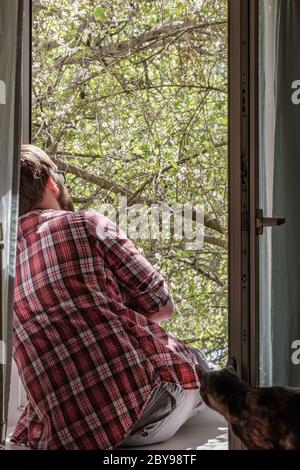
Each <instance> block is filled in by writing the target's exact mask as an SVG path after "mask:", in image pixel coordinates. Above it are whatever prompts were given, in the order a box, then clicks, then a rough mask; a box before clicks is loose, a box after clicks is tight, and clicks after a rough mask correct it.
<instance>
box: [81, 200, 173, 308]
mask: <svg viewBox="0 0 300 470" xmlns="http://www.w3.org/2000/svg"><path fill="white" fill-rule="evenodd" d="M85 220H86V224H87V230H88V233H89V235H90V236H92V237H93V238H94V239H95V240H96V248H97V250H98V251H100V253H101V255H102V256H103V259H104V261H105V262H106V263H107V265H108V267H109V268H110V269H111V271H112V272H113V274H114V275H115V276H116V279H117V282H118V284H119V286H120V290H121V293H122V297H123V299H124V301H125V304H126V305H127V306H128V307H130V308H132V309H134V310H136V311H137V312H139V313H142V314H145V315H147V314H148V315H151V314H153V313H156V312H158V311H159V309H160V307H161V306H163V305H166V304H167V303H168V301H169V300H170V299H171V296H170V293H169V291H168V289H167V286H166V283H165V281H164V278H163V277H162V276H161V274H160V273H159V272H158V271H156V270H155V268H154V267H153V266H152V265H151V264H150V263H149V261H147V260H146V258H144V256H142V255H141V254H140V253H139V251H138V250H137V249H136V248H135V247H134V246H133V244H132V243H131V241H130V240H128V238H127V237H126V235H125V233H124V232H123V231H122V230H120V229H119V228H118V227H117V226H116V225H115V224H113V223H112V222H111V221H110V220H109V219H108V218H106V217H104V216H103V215H101V214H99V213H97V212H95V211H93V210H90V209H89V210H87V211H85Z"/></svg>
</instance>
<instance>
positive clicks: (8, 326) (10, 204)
mask: <svg viewBox="0 0 300 470" xmlns="http://www.w3.org/2000/svg"><path fill="white" fill-rule="evenodd" d="M22 20H23V1H22V0H21V1H20V0H1V2H0V223H1V225H2V230H3V236H4V240H3V241H4V250H3V252H2V267H1V269H2V272H1V275H2V277H1V280H2V283H1V291H2V305H1V307H2V308H1V323H2V328H1V330H2V331H1V346H2V348H1V361H0V362H1V363H0V386H1V393H0V424H1V428H2V429H1V436H0V440H1V442H3V439H4V437H5V432H6V429H5V428H6V423H7V413H8V397H9V388H10V372H11V337H12V313H13V284H14V271H15V247H16V227H17V216H18V188H19V163H18V159H19V153H20V128H21V51H22ZM4 349H5V351H4ZM4 356H5V357H4Z"/></svg>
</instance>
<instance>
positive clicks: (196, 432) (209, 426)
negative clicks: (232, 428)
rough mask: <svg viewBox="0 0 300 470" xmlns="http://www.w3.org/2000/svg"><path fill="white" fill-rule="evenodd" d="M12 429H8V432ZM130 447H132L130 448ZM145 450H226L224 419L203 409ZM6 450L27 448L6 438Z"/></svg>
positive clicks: (226, 438) (226, 430)
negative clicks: (169, 436) (171, 433)
mask: <svg viewBox="0 0 300 470" xmlns="http://www.w3.org/2000/svg"><path fill="white" fill-rule="evenodd" d="M11 431H12V429H10V430H9V433H10V432H11ZM131 449H132V448H131ZM139 449H141V450H142V449H147V450H164V449H165V450H228V428H227V423H226V421H225V420H224V419H223V418H222V417H221V416H220V415H219V414H217V413H215V412H214V411H212V410H209V409H205V410H203V411H202V412H201V413H200V414H199V415H198V416H197V417H195V418H192V419H190V420H189V421H188V422H187V423H186V424H185V425H184V426H182V428H181V429H179V431H178V432H177V433H176V434H175V436H173V437H172V438H171V439H169V440H168V441H167V442H163V443H161V444H156V445H153V446H147V447H139ZM6 450H29V449H27V448H25V447H20V446H16V445H14V444H12V443H10V442H9V439H7V445H6Z"/></svg>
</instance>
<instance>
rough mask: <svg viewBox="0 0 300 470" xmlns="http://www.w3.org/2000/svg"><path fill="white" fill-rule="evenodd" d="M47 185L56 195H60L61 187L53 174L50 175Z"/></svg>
mask: <svg viewBox="0 0 300 470" xmlns="http://www.w3.org/2000/svg"><path fill="white" fill-rule="evenodd" d="M47 187H48V188H49V189H50V191H51V192H52V193H54V194H55V195H58V194H59V187H58V186H57V184H56V183H55V181H54V179H53V178H52V176H49V178H48V182H47Z"/></svg>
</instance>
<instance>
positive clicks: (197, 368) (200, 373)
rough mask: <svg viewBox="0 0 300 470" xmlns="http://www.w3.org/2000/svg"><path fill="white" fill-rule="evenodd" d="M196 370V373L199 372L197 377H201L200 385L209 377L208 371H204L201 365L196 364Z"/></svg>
mask: <svg viewBox="0 0 300 470" xmlns="http://www.w3.org/2000/svg"><path fill="white" fill-rule="evenodd" d="M195 369H196V372H197V375H198V377H199V380H200V383H203V382H204V380H205V378H206V376H207V371H206V370H204V369H203V368H202V367H201V365H200V364H196V365H195Z"/></svg>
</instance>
